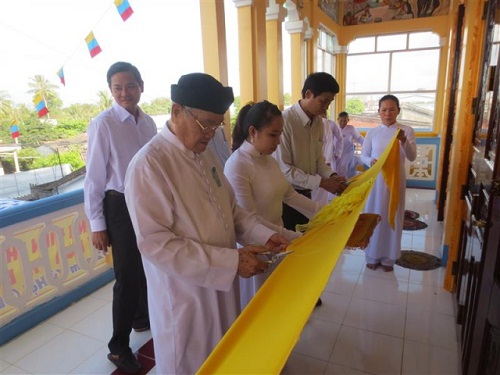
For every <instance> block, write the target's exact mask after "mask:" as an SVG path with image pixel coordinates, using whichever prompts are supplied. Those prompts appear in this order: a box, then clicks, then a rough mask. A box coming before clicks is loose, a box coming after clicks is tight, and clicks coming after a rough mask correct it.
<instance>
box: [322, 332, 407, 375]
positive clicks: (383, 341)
mask: <svg viewBox="0 0 500 375" xmlns="http://www.w3.org/2000/svg"><path fill="white" fill-rule="evenodd" d="M402 354H403V340H402V339H399V338H395V337H391V336H387V335H382V334H379V333H374V332H369V331H365V330H361V329H357V328H351V327H346V326H343V327H342V328H341V329H340V333H339V337H338V339H337V342H336V344H335V347H334V348H333V353H332V356H331V358H330V362H333V363H336V364H338V365H344V366H348V367H351V368H355V369H357V370H361V371H365V372H369V373H373V374H384V375H389V374H399V373H400V370H401V359H402Z"/></svg>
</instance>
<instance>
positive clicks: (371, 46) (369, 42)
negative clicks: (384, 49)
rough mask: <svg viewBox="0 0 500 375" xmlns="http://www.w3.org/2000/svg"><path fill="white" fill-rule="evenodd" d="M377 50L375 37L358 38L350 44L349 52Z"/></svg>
mask: <svg viewBox="0 0 500 375" xmlns="http://www.w3.org/2000/svg"><path fill="white" fill-rule="evenodd" d="M366 52H375V37H369V38H357V39H355V40H353V41H352V42H351V43H350V44H349V53H366Z"/></svg>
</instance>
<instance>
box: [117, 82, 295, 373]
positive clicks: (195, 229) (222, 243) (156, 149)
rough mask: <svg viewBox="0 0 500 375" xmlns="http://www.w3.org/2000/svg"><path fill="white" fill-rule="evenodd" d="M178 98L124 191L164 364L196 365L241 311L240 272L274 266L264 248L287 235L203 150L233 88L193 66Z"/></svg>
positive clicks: (171, 369) (166, 367)
mask: <svg viewBox="0 0 500 375" xmlns="http://www.w3.org/2000/svg"><path fill="white" fill-rule="evenodd" d="M171 98H172V101H173V104H172V113H171V118H170V120H169V121H168V122H167V126H165V128H164V129H163V130H162V131H161V133H159V134H158V135H157V136H156V137H155V138H153V139H152V140H151V142H150V143H149V144H148V145H146V146H145V147H143V148H142V149H141V150H140V151H139V152H138V153H137V155H136V157H134V159H133V160H132V162H131V163H130V166H129V168H128V171H127V176H126V181H125V197H126V200H127V205H128V207H129V210H130V216H131V219H132V223H133V226H134V230H135V233H136V236H137V241H138V246H139V250H140V252H141V254H142V258H143V263H144V270H145V273H146V277H147V281H148V287H149V289H148V291H149V294H148V295H149V311H150V321H151V331H152V336H153V340H154V347H155V360H156V372H157V373H159V374H193V373H195V372H196V371H197V370H198V369H199V367H200V366H201V365H202V364H203V362H204V361H205V359H206V358H207V357H208V355H209V354H210V352H211V351H212V350H213V348H214V347H215V346H216V344H217V343H218V342H219V340H220V339H221V338H222V336H223V335H224V333H225V332H226V331H227V329H228V328H229V327H230V326H231V324H232V323H233V321H234V320H235V319H236V317H237V315H238V314H239V312H240V308H239V290H238V275H239V276H243V277H250V276H253V275H256V274H259V273H263V272H265V271H266V270H267V268H268V267H269V264H268V263H267V262H265V261H264V260H263V259H262V258H261V257H260V256H258V255H257V254H258V253H260V252H264V251H268V250H271V251H279V250H281V249H284V248H285V247H286V240H285V239H284V238H283V237H282V236H280V235H279V234H277V232H276V231H275V230H273V229H270V228H268V227H266V226H264V225H262V224H261V223H260V222H259V221H258V219H257V218H256V217H255V216H253V215H251V214H249V213H248V212H247V211H245V210H243V209H242V208H241V207H239V206H238V205H237V204H236V200H235V195H234V192H233V190H232V188H231V186H230V184H229V183H228V182H227V180H226V178H225V177H224V174H223V171H222V169H221V166H220V163H219V162H218V161H217V159H216V157H215V156H214V155H213V153H212V152H211V151H207V152H204V151H205V150H206V148H207V144H208V143H209V141H210V140H211V139H212V137H213V136H214V133H215V131H217V129H219V128H220V127H221V126H223V125H224V123H223V119H224V113H225V112H226V111H227V109H228V108H229V106H230V105H231V103H232V102H233V92H232V89H231V88H230V87H224V86H223V85H222V84H221V83H220V82H219V81H217V80H216V79H215V78H213V77H212V76H210V75H208V74H204V73H192V74H187V75H184V76H182V77H181V78H180V79H179V82H178V84H174V85H172V87H171ZM237 242H238V243H241V244H246V246H244V247H242V248H239V249H236V243H237ZM257 244H260V245H257Z"/></svg>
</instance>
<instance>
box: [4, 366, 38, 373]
mask: <svg viewBox="0 0 500 375" xmlns="http://www.w3.org/2000/svg"><path fill="white" fill-rule="evenodd" d="M18 374H31V373H30V372H28V371H26V370H23V369H22V368H19V367H17V366H9V367H7V368H6V369H5V371H2V375H18Z"/></svg>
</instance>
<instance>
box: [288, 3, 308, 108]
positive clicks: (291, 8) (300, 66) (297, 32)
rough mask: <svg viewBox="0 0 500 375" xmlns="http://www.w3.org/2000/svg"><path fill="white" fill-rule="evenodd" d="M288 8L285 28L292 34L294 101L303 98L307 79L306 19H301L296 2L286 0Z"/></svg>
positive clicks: (292, 96)
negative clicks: (305, 53) (303, 89)
mask: <svg viewBox="0 0 500 375" xmlns="http://www.w3.org/2000/svg"><path fill="white" fill-rule="evenodd" d="M286 7H287V10H288V19H289V20H288V21H287V22H286V23H285V29H286V31H288V33H289V34H290V39H291V42H290V55H291V56H290V57H291V76H292V77H291V80H292V93H291V99H292V103H294V102H296V101H298V100H299V99H301V98H302V93H301V91H302V86H303V84H304V80H305V69H304V33H305V31H306V26H305V23H304V21H302V20H300V18H299V12H298V11H297V7H296V5H295V3H294V2H293V1H291V0H287V1H286Z"/></svg>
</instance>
